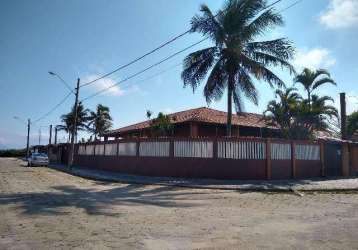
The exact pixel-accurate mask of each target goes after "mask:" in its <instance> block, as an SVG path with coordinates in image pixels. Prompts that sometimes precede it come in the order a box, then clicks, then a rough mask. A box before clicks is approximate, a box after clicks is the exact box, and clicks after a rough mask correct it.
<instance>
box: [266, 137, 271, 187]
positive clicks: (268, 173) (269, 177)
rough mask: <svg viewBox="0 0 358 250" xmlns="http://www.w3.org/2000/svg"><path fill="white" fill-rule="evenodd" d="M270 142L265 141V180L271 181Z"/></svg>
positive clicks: (268, 140)
mask: <svg viewBox="0 0 358 250" xmlns="http://www.w3.org/2000/svg"><path fill="white" fill-rule="evenodd" d="M271 174H272V171H271V141H270V139H266V178H267V180H271Z"/></svg>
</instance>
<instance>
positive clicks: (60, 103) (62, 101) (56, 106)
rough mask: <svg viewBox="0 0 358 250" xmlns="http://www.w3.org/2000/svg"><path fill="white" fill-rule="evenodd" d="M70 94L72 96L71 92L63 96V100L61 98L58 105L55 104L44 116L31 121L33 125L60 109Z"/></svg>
mask: <svg viewBox="0 0 358 250" xmlns="http://www.w3.org/2000/svg"><path fill="white" fill-rule="evenodd" d="M71 94H72V92H69V93H68V94H67V95H66V96H65V98H63V99H62V100H61V101H60V102H59V103H58V104H56V105H55V106H54V107H53V108H52V109H51V110H50V111H49V112H47V113H46V114H44V115H43V116H41V117H40V118H38V119H36V120H35V121H33V123H36V122H38V121H40V120H42V119H44V118H46V117H47V116H49V115H50V114H51V113H52V112H53V111H55V110H56V109H57V108H58V107H60V106H61V105H62V104H63V103H64V102H65V101H66V100H67V99H68V98H69V97H70V96H71Z"/></svg>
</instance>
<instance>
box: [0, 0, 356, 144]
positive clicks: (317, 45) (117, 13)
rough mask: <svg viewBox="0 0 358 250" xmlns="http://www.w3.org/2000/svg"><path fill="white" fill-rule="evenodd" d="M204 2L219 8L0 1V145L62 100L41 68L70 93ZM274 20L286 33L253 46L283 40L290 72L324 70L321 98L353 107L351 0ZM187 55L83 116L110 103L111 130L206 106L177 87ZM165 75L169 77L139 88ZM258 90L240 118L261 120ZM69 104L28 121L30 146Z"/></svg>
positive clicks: (177, 46)
mask: <svg viewBox="0 0 358 250" xmlns="http://www.w3.org/2000/svg"><path fill="white" fill-rule="evenodd" d="M203 2H205V3H206V4H207V5H208V6H209V7H210V8H211V9H213V10H217V9H218V8H220V7H221V6H222V4H223V1H218V0H205V1H204V0H171V1H167V0H153V1H147V0H131V1H129V0H127V1H116V0H103V1H95V0H74V1H65V0H53V1H45V0H28V1H20V0H4V1H0V34H1V35H0V103H1V105H0V115H1V121H0V147H8V148H9V147H23V146H24V145H25V136H26V127H25V125H24V124H23V123H22V122H21V121H19V120H15V119H14V118H13V117H14V116H18V117H20V118H21V119H23V120H26V119H27V118H31V119H32V120H35V119H37V118H39V117H41V116H42V115H43V114H45V113H46V112H48V111H49V110H50V109H51V108H52V107H53V106H55V105H56V104H57V103H58V102H59V101H60V100H61V99H63V98H64V96H65V95H66V94H67V93H68V89H66V87H65V86H64V85H63V84H62V83H61V82H60V81H59V80H58V79H56V78H55V77H53V76H50V75H49V74H48V73H47V72H48V71H49V70H51V71H54V72H56V73H58V74H59V75H61V76H62V77H63V78H64V79H65V80H66V81H67V82H68V83H69V84H70V85H71V86H73V87H74V86H75V82H76V79H77V78H78V77H80V78H81V81H82V82H86V81H89V80H91V79H94V78H96V77H97V76H98V75H101V74H103V73H106V72H108V71H111V70H112V69H114V68H115V67H116V66H118V65H122V64H125V63H127V62H129V61H130V60H132V59H134V58H136V57H138V56H140V55H142V54H143V53H145V52H147V51H149V50H151V49H153V48H154V47H156V46H158V45H159V44H160V43H162V42H164V41H166V40H168V39H169V38H171V37H174V36H175V35H177V34H179V33H181V32H183V31H185V30H187V29H188V28H189V24H190V19H191V17H192V16H193V15H194V14H196V13H198V9H199V5H200V4H201V3H203ZM269 2H273V1H269ZM293 2H295V0H282V1H281V3H280V4H277V5H276V6H275V7H276V9H277V10H281V9H284V8H285V7H287V6H289V5H290V4H292V3H293ZM282 15H283V16H284V18H285V21H286V24H285V26H284V27H280V28H277V29H274V30H271V31H268V32H267V34H266V35H265V37H262V38H259V39H271V38H278V37H288V38H289V39H290V40H291V41H293V42H294V44H295V46H296V49H297V53H296V58H295V60H294V61H293V64H294V65H295V66H296V67H297V68H298V69H300V68H302V67H303V66H308V67H313V68H321V67H323V68H327V69H328V70H329V71H330V72H331V73H332V77H333V78H334V79H335V80H336V81H337V83H338V86H337V87H334V86H327V87H324V88H322V89H321V90H320V94H327V95H331V96H332V97H334V98H335V99H337V100H338V93H339V92H343V91H344V92H347V95H348V111H352V110H354V109H358V98H357V96H358V80H357V75H358V63H357V58H358V51H357V49H356V44H358V1H357V0H314V1H312V0H302V1H301V2H300V3H299V4H297V5H296V6H295V7H293V8H291V9H288V10H287V11H284V12H283V13H282ZM200 38H201V37H200V36H199V35H196V34H191V35H187V36H185V37H183V38H182V39H179V40H178V41H176V42H175V43H172V44H170V45H169V46H167V47H165V48H164V49H162V50H160V51H158V52H157V53H155V54H153V55H151V56H149V57H147V58H146V59H144V60H142V61H140V62H139V63H137V64H135V65H133V66H131V67H128V68H127V69H125V70H123V71H120V72H118V73H116V74H114V75H112V76H110V77H108V78H106V79H104V80H102V81H99V82H98V83H96V84H93V85H92V86H88V87H85V88H83V89H81V93H80V99H82V98H84V97H86V96H88V95H90V94H92V93H94V92H96V91H97V90H100V89H101V88H103V87H105V86H108V85H110V84H112V83H115V82H116V81H118V80H121V79H124V78H126V77H127V76H129V75H130V74H132V73H135V72H137V71H139V70H141V69H143V68H145V67H147V66H149V65H151V64H153V63H155V62H157V61H159V60H160V59H162V58H164V57H166V56H168V55H170V54H171V53H174V52H176V51H178V50H181V49H183V48H185V47H186V46H188V45H190V44H192V43H194V42H197V41H198V40H200ZM205 45H206V44H201V45H198V46H197V47H195V48H193V49H192V50H190V51H194V50H196V49H199V48H201V47H203V46H205ZM190 51H187V52H186V53H183V54H181V55H178V56H177V57H175V58H173V59H171V60H169V61H167V62H166V63H164V64H162V65H160V66H158V67H156V68H154V69H152V70H151V71H148V72H146V73H145V74H143V75H141V76H138V77H137V78H135V79H133V80H131V81H128V82H127V83H125V84H123V85H120V86H119V87H117V88H114V89H112V90H111V91H108V92H106V93H105V94H102V95H99V96H97V97H95V98H92V99H90V100H88V101H86V102H85V103H84V104H85V106H86V107H88V108H90V109H94V108H95V106H96V105H97V104H98V103H101V104H104V105H107V106H109V107H110V109H111V113H112V116H113V118H114V127H120V126H123V125H127V124H131V123H134V122H138V121H141V120H143V119H145V111H146V110H147V109H150V110H152V111H154V112H155V113H157V112H159V111H163V112H167V113H168V112H174V111H180V110H184V109H187V108H193V107H200V106H206V103H205V99H204V98H203V95H202V89H201V88H199V89H198V90H197V91H196V93H194V94H193V92H192V90H191V89H189V88H183V83H182V81H181V79H180V72H181V67H180V66H177V67H173V66H174V65H177V64H179V63H180V62H181V61H182V59H183V58H184V56H185V55H186V54H188V53H189V52H190ZM167 69H170V70H168V71H166V72H165V73H163V74H161V75H159V76H157V77H154V78H152V79H150V80H146V81H141V80H143V79H145V78H148V77H150V76H152V75H155V74H156V73H158V72H161V71H163V70H167ZM276 72H277V73H278V74H279V75H280V76H281V77H282V78H283V79H284V80H285V81H286V83H287V84H288V85H290V84H291V83H292V77H290V76H289V75H288V74H287V73H285V72H282V71H280V70H276ZM257 87H258V89H259V93H260V103H259V106H255V105H252V104H250V103H248V102H247V101H246V102H245V104H246V105H245V109H246V111H248V112H256V113H262V111H263V110H264V108H265V106H266V104H267V102H268V101H269V100H270V99H272V98H273V90H272V89H270V88H269V87H268V85H267V84H266V83H264V82H257ZM73 101H74V97H71V98H69V99H68V100H67V101H66V102H65V103H64V104H63V105H61V106H60V107H59V108H58V109H57V110H56V111H54V112H53V113H52V114H51V115H50V116H48V117H46V119H44V120H41V121H39V122H38V123H36V124H33V127H32V131H31V143H32V144H34V143H37V142H38V134H39V128H41V130H42V143H45V141H46V140H48V139H47V138H48V136H47V134H48V125H49V124H59V123H60V119H59V117H60V115H61V114H63V113H66V112H68V111H69V109H70V106H71V105H72V103H73ZM225 103H226V101H225V98H223V100H222V101H220V102H217V103H212V104H211V107H212V108H217V109H220V110H226V106H225ZM336 105H339V104H338V102H336ZM64 138H65V135H64V134H60V135H59V139H61V140H64Z"/></svg>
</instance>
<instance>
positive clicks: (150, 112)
mask: <svg viewBox="0 0 358 250" xmlns="http://www.w3.org/2000/svg"><path fill="white" fill-rule="evenodd" d="M152 114H153V112H152V111H150V110H149V109H148V110H147V112H146V113H145V115H146V116H147V118H148V120H150V118H151V117H152Z"/></svg>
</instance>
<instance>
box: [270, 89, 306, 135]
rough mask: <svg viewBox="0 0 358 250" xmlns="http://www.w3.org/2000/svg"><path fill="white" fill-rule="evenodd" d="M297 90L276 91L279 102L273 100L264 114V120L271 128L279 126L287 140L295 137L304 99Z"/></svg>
mask: <svg viewBox="0 0 358 250" xmlns="http://www.w3.org/2000/svg"><path fill="white" fill-rule="evenodd" d="M296 91H297V89H296V88H292V87H291V88H285V89H284V90H281V89H277V90H276V92H275V93H276V95H275V96H276V98H279V100H278V101H276V100H272V101H270V102H269V103H268V105H267V109H266V111H265V112H264V118H265V120H266V122H267V124H268V125H269V126H276V125H278V126H279V127H280V129H281V132H282V135H283V136H284V137H285V138H292V137H294V130H293V128H294V127H295V123H294V122H295V117H296V116H297V113H298V106H299V102H300V100H302V97H301V96H300V95H299V94H298V93H297V92H296Z"/></svg>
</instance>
